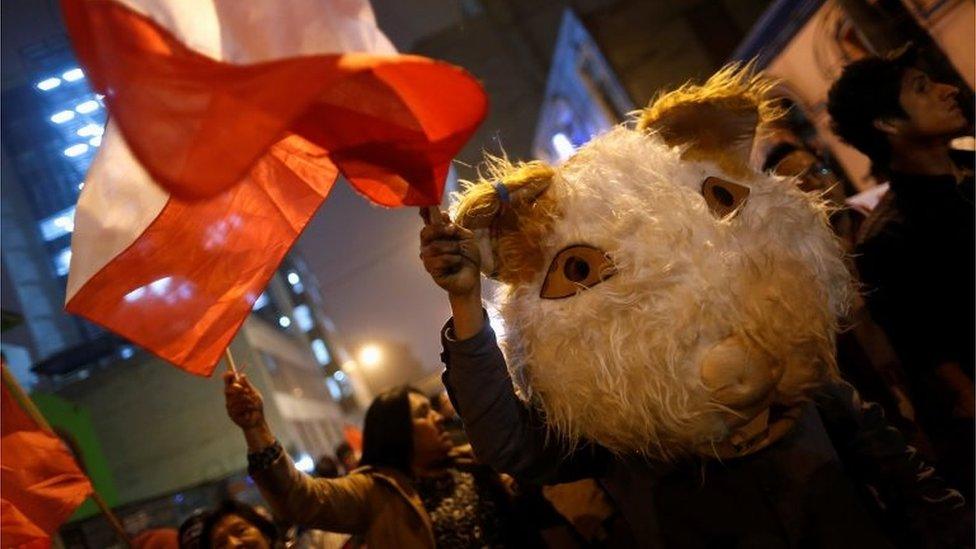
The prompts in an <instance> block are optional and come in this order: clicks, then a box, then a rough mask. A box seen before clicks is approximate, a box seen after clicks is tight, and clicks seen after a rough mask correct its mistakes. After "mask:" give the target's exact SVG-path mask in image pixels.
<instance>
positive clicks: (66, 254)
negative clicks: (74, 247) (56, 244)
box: [54, 248, 71, 276]
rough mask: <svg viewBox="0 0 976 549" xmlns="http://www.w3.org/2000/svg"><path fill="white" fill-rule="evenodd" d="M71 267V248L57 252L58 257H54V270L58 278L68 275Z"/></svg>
mask: <svg viewBox="0 0 976 549" xmlns="http://www.w3.org/2000/svg"><path fill="white" fill-rule="evenodd" d="M70 267H71V248H65V249H63V250H61V251H60V252H58V255H56V256H54V270H55V272H57V273H58V276H64V275H66V274H68V269H69V268H70Z"/></svg>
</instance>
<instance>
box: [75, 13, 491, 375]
mask: <svg viewBox="0 0 976 549" xmlns="http://www.w3.org/2000/svg"><path fill="white" fill-rule="evenodd" d="M62 6H63V9H64V13H65V21H66V23H67V25H68V29H69V32H70V34H71V38H72V42H73V44H74V47H75V50H76V52H77V53H78V56H79V58H80V60H81V62H82V65H83V66H84V68H85V70H86V74H87V77H88V79H89V80H90V82H91V83H92V85H93V87H94V88H95V90H96V91H97V92H98V93H101V94H103V95H104V101H105V103H106V106H107V107H108V110H109V113H110V116H111V123H110V124H109V126H108V128H107V129H106V132H105V136H104V138H103V141H102V146H101V150H100V151H99V154H98V157H97V158H96V159H95V161H94V163H93V164H92V167H91V168H90V170H89V173H88V176H87V179H86V181H85V186H84V190H83V191H82V194H81V197H80V199H79V201H78V206H77V208H76V214H75V229H74V235H73V237H72V258H71V270H70V274H69V276H68V289H67V306H66V309H67V310H68V311H69V312H72V313H75V314H78V315H81V316H84V317H86V318H88V319H89V320H92V321H93V322H95V323H97V324H100V325H102V326H104V327H106V328H108V329H110V330H112V331H114V332H116V333H119V334H121V335H123V336H124V337H126V338H128V339H129V340H131V341H133V342H134V343H136V344H138V345H140V346H142V347H144V348H146V349H148V350H150V351H152V352H153V353H155V354H157V355H159V356H160V357H162V358H164V359H166V360H168V361H170V362H172V363H174V364H176V365H178V366H180V367H182V368H184V369H186V370H187V371H190V372H192V373H196V374H200V375H209V374H210V373H211V372H212V371H213V368H214V366H215V364H216V363H217V361H218V360H219V358H220V355H221V353H222V352H223V349H224V348H225V347H226V346H227V345H228V344H229V342H230V340H231V338H232V337H233V335H234V334H235V333H236V332H237V330H238V328H239V327H240V325H241V323H243V321H244V318H245V317H246V315H247V314H248V312H249V311H250V309H251V306H252V304H253V303H254V301H255V299H256V298H257V296H258V295H259V294H260V292H261V291H262V289H263V288H264V286H265V285H266V284H267V281H268V279H269V278H270V277H271V275H272V274H273V273H274V271H275V269H276V268H277V266H278V264H279V263H280V261H281V259H282V258H283V257H284V255H285V253H286V252H287V251H288V249H289V248H290V247H291V245H292V244H293V243H294V241H295V240H296V239H297V237H298V235H299V234H300V233H301V231H302V230H303V229H304V227H305V225H306V224H307V223H308V221H309V219H310V218H311V216H312V215H313V214H314V212H315V211H316V210H317V209H318V207H319V206H320V205H321V203H322V201H323V200H325V198H326V197H327V196H328V193H329V190H330V189H331V187H332V184H333V183H334V181H335V180H336V178H337V177H338V175H339V174H342V175H344V176H345V177H346V178H347V179H348V180H349V181H350V183H351V184H352V185H353V186H354V187H355V188H356V189H357V190H358V191H359V192H360V193H362V194H363V195H365V196H366V197H367V198H369V199H370V200H372V201H374V202H375V203H377V204H381V205H384V206H406V205H416V206H423V205H434V204H438V203H439V202H440V200H441V193H442V191H443V185H444V180H445V179H446V176H447V172H448V168H449V164H450V162H451V159H452V158H453V157H454V155H456V154H457V152H458V151H459V150H460V148H461V147H462V146H463V145H464V143H465V142H466V141H467V139H468V138H469V137H470V136H471V134H472V133H473V132H474V130H475V129H476V128H477V126H478V124H480V122H481V120H482V119H483V118H484V115H485V112H486V109H487V100H486V96H485V94H484V91H483V90H482V89H481V87H480V85H479V84H478V83H477V82H476V81H475V80H474V79H473V78H472V77H471V76H470V75H469V74H467V73H466V72H464V71H463V70H461V69H459V68H457V67H454V66H451V65H448V64H445V63H440V62H437V61H433V60H430V59H426V58H423V57H418V56H410V55H397V54H395V51H394V49H393V47H392V45H391V44H390V42H389V41H388V40H387V39H386V37H385V36H384V35H383V34H382V32H381V31H380V30H379V29H378V27H377V26H376V23H375V20H374V18H373V14H372V10H371V9H370V7H369V4H368V3H367V2H366V0H314V1H313V0H288V1H284V0H247V1H242V0H63V1H62Z"/></svg>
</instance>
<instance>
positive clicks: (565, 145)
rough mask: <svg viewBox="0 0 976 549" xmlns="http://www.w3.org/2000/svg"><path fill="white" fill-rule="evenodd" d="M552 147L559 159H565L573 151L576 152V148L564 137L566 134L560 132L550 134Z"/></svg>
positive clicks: (571, 154)
mask: <svg viewBox="0 0 976 549" xmlns="http://www.w3.org/2000/svg"><path fill="white" fill-rule="evenodd" d="M552 148H553V149H555V151H556V156H557V157H558V158H559V160H566V159H567V158H569V157H570V156H573V153H574V152H576V148H575V147H573V143H572V142H571V141H570V140H569V138H568V137H566V134H564V133H562V132H560V133H557V134H556V135H554V136H552Z"/></svg>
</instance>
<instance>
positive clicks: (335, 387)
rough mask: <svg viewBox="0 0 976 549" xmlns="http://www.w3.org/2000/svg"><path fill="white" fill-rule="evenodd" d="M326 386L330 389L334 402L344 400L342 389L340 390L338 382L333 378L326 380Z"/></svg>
mask: <svg viewBox="0 0 976 549" xmlns="http://www.w3.org/2000/svg"><path fill="white" fill-rule="evenodd" d="M325 386H326V387H328V388H329V394H330V395H332V398H333V399H334V400H341V399H342V389H340V388H339V384H338V383H336V380H334V379H332V378H331V377H327V378H325Z"/></svg>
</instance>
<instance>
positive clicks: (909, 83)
mask: <svg viewBox="0 0 976 549" xmlns="http://www.w3.org/2000/svg"><path fill="white" fill-rule="evenodd" d="M958 95H959V89H958V88H956V87H955V86H951V85H949V84H942V83H939V82H933V81H932V80H931V79H930V78H929V75H927V74H925V73H924V72H922V71H920V70H918V69H914V68H909V69H906V70H905V73H904V74H903V75H902V80H901V93H900V94H899V97H898V101H899V103H900V104H901V107H902V109H903V110H904V111H905V114H906V115H907V119H906V120H898V121H893V122H892V123H891V125H892V126H894V128H895V129H896V130H897V133H899V134H901V135H902V136H904V137H909V138H916V139H927V138H933V137H936V138H938V137H955V136H957V135H958V133H959V132H960V131H961V130H963V129H965V127H966V124H967V120H966V117H965V115H963V112H962V109H961V108H960V106H959V101H958V98H957V96H958Z"/></svg>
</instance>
